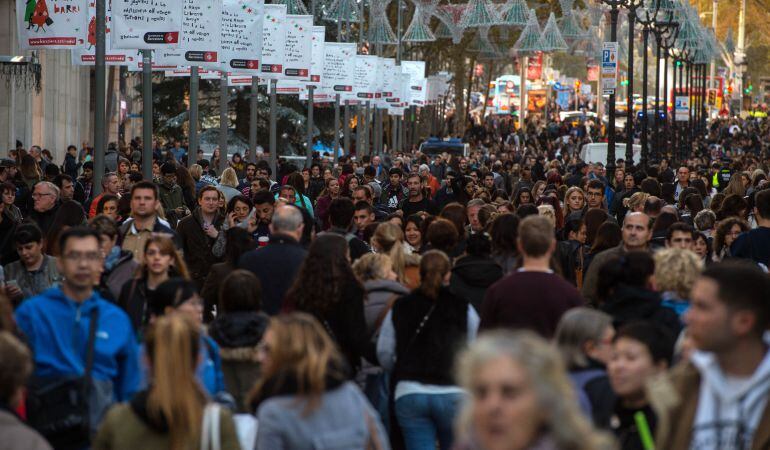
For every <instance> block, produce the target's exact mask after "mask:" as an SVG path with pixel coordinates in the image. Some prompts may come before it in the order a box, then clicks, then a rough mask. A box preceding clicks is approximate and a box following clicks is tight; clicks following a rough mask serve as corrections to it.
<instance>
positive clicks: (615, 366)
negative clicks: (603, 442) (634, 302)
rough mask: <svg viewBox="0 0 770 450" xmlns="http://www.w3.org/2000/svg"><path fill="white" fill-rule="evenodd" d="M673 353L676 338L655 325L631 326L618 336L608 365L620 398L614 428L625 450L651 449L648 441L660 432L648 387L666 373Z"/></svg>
mask: <svg viewBox="0 0 770 450" xmlns="http://www.w3.org/2000/svg"><path fill="white" fill-rule="evenodd" d="M673 353H674V338H673V337H672V335H671V334H670V333H669V332H668V331H667V330H666V329H665V328H662V327H660V326H658V325H657V324H656V323H653V322H633V323H629V324H627V325H624V326H622V327H620V328H619V329H618V331H617V333H616V334H615V337H614V339H613V340H612V356H611V358H610V361H609V362H608V363H607V373H608V374H609V378H610V385H611V386H612V390H613V391H614V392H615V394H616V395H617V400H616V402H615V405H614V410H613V415H612V419H611V420H610V427H611V429H612V431H613V432H614V433H615V436H616V437H617V439H618V443H619V444H620V448H621V449H622V450H646V449H648V448H650V443H649V442H647V439H649V437H652V436H654V434H655V432H656V431H657V428H658V417H657V415H656V413H655V412H654V410H653V406H652V405H651V404H650V398H649V396H648V395H647V390H646V387H647V384H648V383H649V382H650V381H651V380H653V379H654V378H655V377H658V376H661V375H663V374H664V373H666V371H667V370H668V368H669V367H670V366H671V360H672V355H673ZM644 428H646V430H645V429H644ZM664 448H669V447H664Z"/></svg>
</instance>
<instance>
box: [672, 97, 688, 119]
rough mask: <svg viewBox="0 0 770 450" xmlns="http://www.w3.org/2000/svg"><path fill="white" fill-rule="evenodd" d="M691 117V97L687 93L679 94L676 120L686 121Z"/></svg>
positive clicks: (675, 110) (676, 104) (675, 107)
mask: <svg viewBox="0 0 770 450" xmlns="http://www.w3.org/2000/svg"><path fill="white" fill-rule="evenodd" d="M689 119H690V97H688V96H686V95H681V96H679V95H678V96H677V97H676V99H675V103H674V120H675V121H677V122H686V121H687V120H689Z"/></svg>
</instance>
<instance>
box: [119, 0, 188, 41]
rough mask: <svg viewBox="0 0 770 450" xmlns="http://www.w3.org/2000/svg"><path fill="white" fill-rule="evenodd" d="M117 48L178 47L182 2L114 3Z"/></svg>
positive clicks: (134, 0)
mask: <svg viewBox="0 0 770 450" xmlns="http://www.w3.org/2000/svg"><path fill="white" fill-rule="evenodd" d="M112 24H113V27H114V28H113V36H112V37H113V39H112V46H113V47H114V48H129V49H131V48H137V49H148V48H151V49H158V48H177V46H178V45H179V37H180V36H179V35H180V34H181V32H182V0H112Z"/></svg>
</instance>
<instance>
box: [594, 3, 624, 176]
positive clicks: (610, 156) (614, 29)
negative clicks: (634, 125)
mask: <svg viewBox="0 0 770 450" xmlns="http://www.w3.org/2000/svg"><path fill="white" fill-rule="evenodd" d="M601 2H602V3H603V4H605V5H607V6H609V7H610V41H611V42H617V40H618V14H620V8H622V7H623V6H624V5H625V0H601ZM615 91H616V89H613V90H612V93H611V94H610V98H609V119H608V122H609V123H608V124H607V126H608V127H609V129H608V130H607V166H606V169H607V179H608V180H612V179H614V176H615ZM597 94H598V93H597ZM600 101H601V97H600ZM599 120H601V117H600V118H599Z"/></svg>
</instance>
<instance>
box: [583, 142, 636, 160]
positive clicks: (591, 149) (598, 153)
mask: <svg viewBox="0 0 770 450" xmlns="http://www.w3.org/2000/svg"><path fill="white" fill-rule="evenodd" d="M633 150H634V165H636V164H639V161H640V160H641V157H642V146H641V145H639V144H634V145H633ZM620 158H623V159H626V143H625V142H616V143H615V159H616V160H617V159H620ZM580 159H582V160H583V161H585V162H587V163H591V164H596V163H602V164H605V165H606V164H607V143H606V142H594V143H591V144H586V145H584V146H583V148H582V149H581V150H580Z"/></svg>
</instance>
